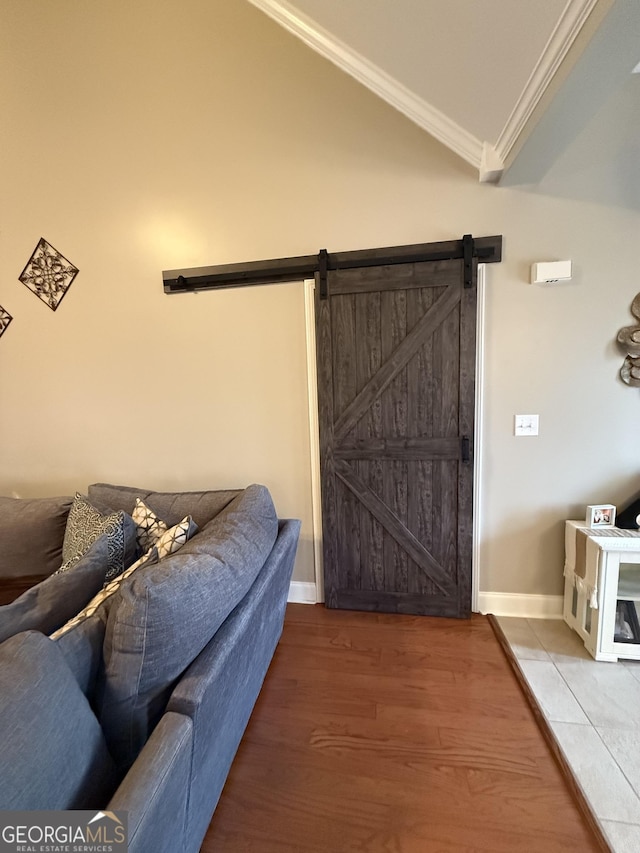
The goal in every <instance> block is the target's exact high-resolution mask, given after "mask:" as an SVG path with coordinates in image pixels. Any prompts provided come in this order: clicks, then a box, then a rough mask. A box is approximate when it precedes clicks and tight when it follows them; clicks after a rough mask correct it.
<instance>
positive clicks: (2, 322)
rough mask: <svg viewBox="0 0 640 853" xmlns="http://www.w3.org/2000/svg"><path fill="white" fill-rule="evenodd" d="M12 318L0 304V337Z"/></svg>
mask: <svg viewBox="0 0 640 853" xmlns="http://www.w3.org/2000/svg"><path fill="white" fill-rule="evenodd" d="M12 320H13V317H12V316H11V314H9V312H8V311H5V309H4V308H3V307H2V305H0V338H1V337H2V336H3V335H4V333H5V332H6V331H7V328H8V327H9V323H10V322H11V321H12Z"/></svg>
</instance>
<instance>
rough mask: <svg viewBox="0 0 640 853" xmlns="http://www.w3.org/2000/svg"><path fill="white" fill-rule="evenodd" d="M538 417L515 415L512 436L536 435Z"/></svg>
mask: <svg viewBox="0 0 640 853" xmlns="http://www.w3.org/2000/svg"><path fill="white" fill-rule="evenodd" d="M539 422H540V417H539V415H516V416H515V429H514V435H538V427H539Z"/></svg>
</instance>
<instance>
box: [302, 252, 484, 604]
mask: <svg viewBox="0 0 640 853" xmlns="http://www.w3.org/2000/svg"><path fill="white" fill-rule="evenodd" d="M434 245H437V244H434ZM475 275H476V266H475V263H474V265H473V270H472V273H469V272H468V271H467V282H466V283H467V286H466V287H465V273H464V264H463V261H462V259H460V260H446V261H426V262H418V263H397V264H392V265H385V266H363V267H360V268H352V269H343V270H339V269H338V270H329V271H328V273H327V276H328V277H327V286H326V288H324V292H323V293H320V288H316V292H317V296H316V299H317V302H316V317H317V341H318V397H319V415H320V455H321V472H322V511H323V542H324V546H323V547H324V584H325V602H326V605H327V606H328V607H339V608H347V609H356V610H379V611H388V612H399V613H414V614H432V615H442V616H457V617H466V616H468V615H469V614H470V611H471V537H472V493H473V464H472V459H473V428H474V396H475V389H474V379H475V327H476V286H475V285H476V280H475Z"/></svg>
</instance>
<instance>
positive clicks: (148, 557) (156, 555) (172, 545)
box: [51, 515, 198, 640]
mask: <svg viewBox="0 0 640 853" xmlns="http://www.w3.org/2000/svg"><path fill="white" fill-rule="evenodd" d="M197 532H198V526H197V524H196V523H195V522H194V521H193V519H192V518H191V516H190V515H188V516H187V517H186V518H183V519H182V521H181V522H180V524H176V525H175V527H172V528H170V529H169V530H167V531H166V532H165V533H163V534H162V536H161V537H160V539H158V542H157V543H156V544H155V545H152V546H151V548H149V550H148V551H147V553H146V554H143V555H142V557H140V559H139V560H136V562H135V563H134V564H133V565H132V566H129V568H128V569H126V570H125V571H124V572H122V574H120V575H118V576H117V577H116V578H114V580H112V581H111V582H110V583H105V585H104V587H103V588H102V589H101V590H100V592H99V593H98V594H97V595H94V597H93V598H92V599H91V601H90V602H89V603H88V604H87V606H86V607H85V608H84V609H83V610H81V611H80V613H78V615H77V616H74V617H73V619H70V620H69V621H68V622H66V623H65V624H64V625H63V626H62V628H58V630H57V631H55V632H54V633H53V634H51V639H52V640H57V639H58V638H59V637H61V636H62V635H63V634H66V633H67V631H70V630H71V628H73V627H75V626H76V625H78V624H79V623H80V622H82V621H83V620H85V619H87V618H88V617H89V616H91V615H93V614H94V613H95V612H96V610H97V609H98V607H100V605H101V604H102V602H103V601H105V600H106V599H107V598H109V596H111V595H113V594H114V592H117V591H118V589H119V588H120V585H121V584H122V582H123V581H125V580H126V579H127V578H128V577H130V576H131V575H132V574H133V573H134V572H135V571H136V570H137V569H140V568H142V566H149V565H152V564H153V563H157V562H158V560H161V559H162V558H163V557H166V556H168V555H169V554H174V553H175V552H176V551H177V550H178V549H179V548H181V547H182V546H183V545H184V543H185V542H186V541H187V539H190V538H191V537H192V536H193V535H194V534H195V533H197Z"/></svg>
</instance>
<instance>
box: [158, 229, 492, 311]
mask: <svg viewBox="0 0 640 853" xmlns="http://www.w3.org/2000/svg"><path fill="white" fill-rule="evenodd" d="M474 259H475V260H477V261H479V262H481V263H485V264H491V263H498V262H499V261H501V260H502V237H501V236H497V237H478V238H477V239H474V238H473V237H472V236H471V234H465V235H464V237H463V238H462V239H461V240H450V241H447V242H439V243H417V244H415V245H412V246H393V247H390V248H385V249H363V250H360V251H356V252H335V253H334V252H332V253H331V254H329V252H327V250H326V249H321V250H320V251H319V253H318V254H317V255H303V256H301V257H297V258H279V259H275V260H270V261H249V262H247V263H242V264H219V265H218V266H212V267H195V268H193V269H183V270H165V271H164V272H163V273H162V280H163V284H164V292H165V293H194V292H196V291H199V290H220V289H222V288H228V287H247V286H250V285H255V284H276V283H278V282H285V281H300V280H301V279H304V278H313V277H314V276H316V275H317V277H318V282H319V287H320V299H326V298H327V296H328V280H327V279H328V271H329V270H345V269H357V268H361V267H372V266H386V265H392V264H414V263H420V262H422V261H450V260H462V261H463V267H464V286H465V287H473V261H474Z"/></svg>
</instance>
